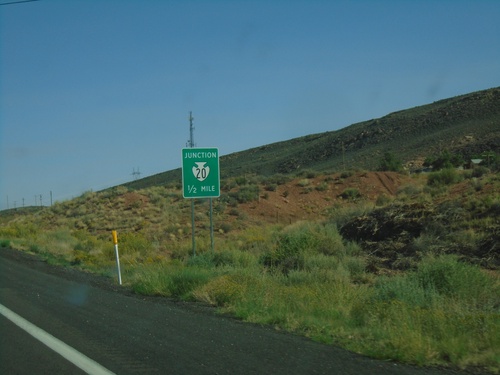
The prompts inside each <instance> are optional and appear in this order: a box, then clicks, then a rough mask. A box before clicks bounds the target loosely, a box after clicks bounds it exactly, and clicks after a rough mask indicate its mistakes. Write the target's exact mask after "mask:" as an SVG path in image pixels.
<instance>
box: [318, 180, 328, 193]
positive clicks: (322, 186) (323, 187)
mask: <svg viewBox="0 0 500 375" xmlns="http://www.w3.org/2000/svg"><path fill="white" fill-rule="evenodd" d="M316 190H317V191H326V190H328V183H327V182H325V181H323V182H322V183H320V184H319V185H318V186H316Z"/></svg>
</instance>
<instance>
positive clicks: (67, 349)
mask: <svg viewBox="0 0 500 375" xmlns="http://www.w3.org/2000/svg"><path fill="white" fill-rule="evenodd" d="M0 314H2V315H3V316H5V317H6V318H7V319H9V320H10V321H11V322H12V323H14V324H15V325H17V326H18V327H19V328H21V329H23V330H25V331H26V332H28V333H29V334H30V335H31V336H33V337H34V338H36V339H37V340H39V341H41V342H42V343H43V344H45V345H47V346H48V347H49V348H50V349H52V350H53V351H55V352H56V353H58V354H60V355H61V356H63V357H64V358H66V359H67V360H68V361H70V362H71V363H73V364H74V365H75V366H77V367H79V368H80V369H82V370H83V371H85V372H86V373H87V374H90V375H115V373H113V372H111V371H109V370H108V369H107V368H105V367H103V366H101V365H100V364H99V363H97V362H96V361H94V360H92V359H90V358H89V357H87V356H86V355H84V354H82V353H80V352H79V351H78V350H76V349H73V348H72V347H71V346H69V345H68V344H65V343H64V342H62V341H61V340H59V339H57V338H55V337H54V336H52V335H51V334H50V333H47V332H45V331H44V330H43V329H41V328H38V327H37V326H36V325H34V324H32V323H30V322H28V321H27V320H26V319H24V318H22V317H20V316H19V315H17V314H16V313H15V312H13V311H12V310H9V309H8V308H7V307H5V306H4V305H2V304H0Z"/></svg>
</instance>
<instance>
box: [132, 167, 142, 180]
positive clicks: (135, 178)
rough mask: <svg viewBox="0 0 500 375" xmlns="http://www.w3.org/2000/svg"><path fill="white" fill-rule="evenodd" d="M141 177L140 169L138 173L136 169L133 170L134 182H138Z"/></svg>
mask: <svg viewBox="0 0 500 375" xmlns="http://www.w3.org/2000/svg"><path fill="white" fill-rule="evenodd" d="M140 175H141V172H139V167H137V171H136V170H135V168H133V170H132V176H134V180H138V179H139V176H140Z"/></svg>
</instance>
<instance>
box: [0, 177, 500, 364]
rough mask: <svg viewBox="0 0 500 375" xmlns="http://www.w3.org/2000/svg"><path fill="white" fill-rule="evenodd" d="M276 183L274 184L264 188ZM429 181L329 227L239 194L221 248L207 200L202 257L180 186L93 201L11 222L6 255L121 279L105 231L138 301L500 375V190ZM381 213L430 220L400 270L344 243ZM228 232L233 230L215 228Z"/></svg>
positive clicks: (225, 216)
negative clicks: (178, 305)
mask: <svg viewBox="0 0 500 375" xmlns="http://www.w3.org/2000/svg"><path fill="white" fill-rule="evenodd" d="M280 178H281V177H280ZM269 181H278V179H276V180H273V179H269V180H265V181H264V180H263V181H262V184H263V185H259V186H265V185H264V184H266V183H269ZM299 181H300V180H299ZM331 181H333V180H331ZM425 181H426V180H425V178H419V181H418V182H419V183H418V184H415V186H412V185H407V186H405V187H403V188H401V189H400V190H399V193H398V194H397V195H396V196H394V197H391V198H390V200H389V202H390V203H391V204H389V205H387V202H386V205H381V206H382V207H378V208H377V207H376V206H375V204H374V203H371V202H369V201H357V202H352V201H348V200H347V202H344V203H343V204H342V205H340V204H338V203H336V204H335V203H334V204H333V205H332V206H330V207H329V208H328V209H327V210H326V211H325V212H326V216H325V217H324V219H322V220H316V221H299V222H295V223H293V224H290V225H286V226H283V225H271V224H264V223H262V222H259V220H251V219H249V218H248V216H247V215H246V214H245V211H244V210H242V209H241V208H240V207H239V206H238V204H239V203H238V199H237V196H234V201H233V202H232V203H231V204H234V207H233V206H229V204H228V207H227V210H219V211H217V212H216V213H215V216H216V217H217V222H218V224H217V227H219V228H217V227H216V233H215V235H216V236H215V245H216V246H215V247H216V250H215V251H213V252H212V251H211V246H210V237H209V234H208V231H207V224H208V215H207V212H208V211H207V208H208V203H207V202H205V201H203V200H199V201H197V203H196V214H197V216H196V219H197V229H196V240H197V256H193V255H192V251H191V228H190V220H189V219H190V216H189V215H190V205H189V204H188V203H186V202H185V201H184V200H182V199H181V198H180V197H179V195H178V194H177V192H176V190H175V189H174V188H170V187H156V188H154V189H152V190H151V191H149V190H144V191H136V192H133V193H131V192H130V191H128V190H127V189H124V188H122V189H119V190H112V191H111V190H110V191H106V192H102V193H91V192H88V193H85V194H84V195H82V197H79V198H77V199H76V200H74V201H69V202H64V203H60V204H57V205H56V206H55V207H53V208H47V209H44V210H39V211H37V212H36V213H35V214H33V215H24V216H16V217H15V218H13V219H12V220H11V221H6V222H2V224H0V238H1V241H0V247H7V246H11V247H13V248H16V249H20V250H25V251H30V252H32V253H35V254H38V255H39V256H41V257H43V258H44V259H46V260H47V262H50V263H52V264H57V265H62V266H65V267H69V266H75V267H78V268H80V269H85V270H91V271H92V272H97V273H100V274H106V275H108V276H110V277H113V278H114V277H115V271H114V261H115V259H114V249H113V244H112V242H111V233H110V231H111V229H118V238H119V249H120V254H121V260H122V279H123V282H124V287H125V288H130V289H131V290H133V291H134V292H136V293H140V294H146V295H157V296H164V297H168V298H175V299H179V300H184V301H198V302H201V303H206V304H209V305H212V306H214V307H215V308H217V309H218V310H219V311H221V312H224V313H229V314H232V315H234V316H236V317H238V318H240V319H243V320H245V321H248V322H254V323H260V324H269V325H271V326H273V327H275V328H276V329H279V330H283V331H289V332H293V333H296V334H300V335H304V336H307V337H310V338H312V339H314V340H318V341H320V342H323V343H326V344H334V345H340V346H342V347H344V348H347V349H349V350H352V351H354V352H358V353H362V354H364V355H369V356H371V357H375V358H381V359H387V360H398V361H402V362H405V363H413V364H418V365H425V366H427V365H444V366H454V367H459V368H468V367H476V366H478V367H480V368H481V369H487V370H489V371H491V372H494V373H495V372H496V373H498V372H499V371H500V360H499V358H500V342H499V338H498V337H497V336H498V335H496V332H498V331H499V330H500V326H499V324H500V323H499V322H500V311H499V309H500V300H499V296H500V278H499V276H498V268H495V267H498V265H497V263H495V262H496V261H495V259H496V258H494V257H493V256H492V254H493V255H494V253H484V251H486V250H488V249H490V248H493V249H494V246H496V244H497V243H498V220H497V217H498V215H499V213H500V204H499V201H500V200H499V196H498V194H497V193H495V192H497V191H498V184H499V182H500V181H499V179H498V177H497V176H496V175H484V176H481V177H478V180H477V182H476V183H477V184H481V186H482V188H481V189H480V191H477V190H476V189H475V188H474V186H472V185H471V184H470V180H466V181H463V182H462V183H461V185H456V183H455V184H451V185H443V186H441V185H440V184H438V185H439V186H430V185H426V184H425ZM457 181H458V180H457ZM275 183H278V182H275ZM255 186H257V185H256V182H255V178H254V177H252V176H248V177H245V178H241V179H238V180H237V183H236V181H235V185H234V186H233V187H232V189H234V190H235V191H236V192H237V193H240V192H241V191H242V190H241V189H243V188H249V189H250V190H248V191H246V193H248V192H252V191H253V192H255V191H258V189H257V188H255ZM311 186H312V185H311ZM423 186H425V188H421V187H423ZM456 188H462V189H465V190H466V192H465V193H464V194H463V195H462V196H460V197H459V198H457V199H450V198H449V197H448V194H447V192H450V191H452V190H453V189H456ZM441 189H442V191H441ZM426 190H427V191H426ZM488 191H489V192H492V193H491V194H486V193H485V192H488ZM243 192H244V193H245V191H244V190H243ZM246 193H245V194H246ZM131 194H132V195H131ZM241 194H242V196H243V195H244V194H243V193H241ZM434 197H435V198H434ZM433 199H436V201H435V202H434V201H433ZM381 201H382V200H381ZM137 202H143V203H137ZM382 203H383V202H382ZM392 206H394V207H392ZM112 207H114V208H115V209H111V208H112ZM391 207H392V208H391ZM396 208H397V210H396V211H397V212H396V211H394V209H396ZM231 210H234V212H235V213H237V215H231V213H230V211H231ZM384 210H389V211H387V212H392V211H390V210H393V211H394V212H396V213H397V215H395V217H397V218H398V220H400V221H399V223H400V224H401V223H405V224H408V223H410V224H411V223H413V222H414V221H418V220H426V221H423V223H424V224H425V225H422V226H421V232H419V233H415V234H414V236H415V237H411V236H410V237H405V238H406V239H407V243H405V244H400V246H399V247H398V248H397V249H398V251H400V253H399V254H398V256H401V257H402V256H407V257H409V258H411V261H408V267H406V268H404V269H405V271H404V272H403V271H395V270H392V269H390V267H388V266H386V267H381V266H380V264H383V262H384V261H385V259H383V257H384V254H382V255H380V254H379V255H378V257H377V255H376V254H374V252H373V249H374V245H375V241H371V242H370V240H369V239H368V240H367V241H366V242H361V241H360V242H359V243H358V242H355V241H347V240H346V238H345V237H343V236H342V235H341V233H343V232H342V231H341V228H342V227H343V226H345V225H346V223H349V222H351V221H352V220H353V219H355V218H365V219H366V218H367V217H370V215H371V216H373V217H376V218H390V217H392V216H391V215H382V213H384V212H386V211H384ZM393 216H394V215H393ZM402 218H405V220H406V221H401V219H402ZM221 223H225V224H227V225H226V226H223V225H221ZM223 227H224V228H226V229H228V228H230V230H221V231H219V230H218V229H222V228H223ZM411 227H412V226H411ZM378 228H379V229H380V227H378ZM374 229H377V226H374ZM396 229H397V228H396ZM404 235H407V236H408V235H409V232H408V231H406V232H405V231H402V236H403V237H404ZM353 240H356V241H358V240H359V238H358V239H356V238H355V237H354V238H353ZM395 241H396V240H395ZM390 245H391V244H385V245H384V246H390ZM485 249H486V250H485ZM481 251H483V252H481ZM446 253H455V254H456V255H443V254H446ZM484 254H486V255H484ZM472 263H475V264H480V265H482V266H484V267H489V268H491V270H490V271H485V270H484V269H481V268H479V267H478V266H476V265H473V264H472ZM374 265H375V266H374Z"/></svg>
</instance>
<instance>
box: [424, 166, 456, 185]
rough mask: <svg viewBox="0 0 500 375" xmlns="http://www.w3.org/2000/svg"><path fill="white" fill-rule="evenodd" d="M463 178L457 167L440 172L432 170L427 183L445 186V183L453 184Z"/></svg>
mask: <svg viewBox="0 0 500 375" xmlns="http://www.w3.org/2000/svg"><path fill="white" fill-rule="evenodd" d="M460 180H461V176H460V174H459V173H458V172H457V170H456V169H453V168H447V169H443V170H441V171H438V172H432V173H430V174H429V177H428V180H427V184H428V185H429V186H435V187H439V186H443V185H452V184H455V183H457V182H459V181H460Z"/></svg>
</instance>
